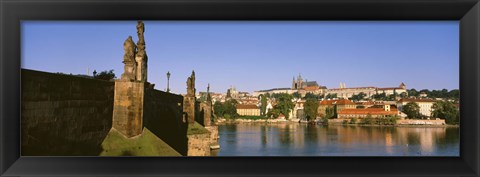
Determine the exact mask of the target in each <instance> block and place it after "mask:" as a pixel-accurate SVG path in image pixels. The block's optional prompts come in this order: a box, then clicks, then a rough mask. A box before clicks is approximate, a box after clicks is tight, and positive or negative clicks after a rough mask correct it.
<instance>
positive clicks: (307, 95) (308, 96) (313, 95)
mask: <svg viewBox="0 0 480 177" xmlns="http://www.w3.org/2000/svg"><path fill="white" fill-rule="evenodd" d="M303 98H305V99H310V98H313V99H318V95H315V94H313V93H307V94H305V96H304V97H303Z"/></svg>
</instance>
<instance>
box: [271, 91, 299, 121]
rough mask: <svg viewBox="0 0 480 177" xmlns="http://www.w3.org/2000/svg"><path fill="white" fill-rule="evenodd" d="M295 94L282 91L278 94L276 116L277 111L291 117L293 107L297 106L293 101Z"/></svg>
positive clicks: (275, 108) (274, 108) (275, 107)
mask: <svg viewBox="0 0 480 177" xmlns="http://www.w3.org/2000/svg"><path fill="white" fill-rule="evenodd" d="M292 99H293V96H292V95H290V94H287V93H280V94H278V100H277V104H276V105H275V106H274V107H273V110H272V111H273V113H274V117H277V116H278V115H275V113H277V114H279V113H282V114H283V115H285V118H287V119H288V118H289V114H290V111H292V109H293V107H294V106H295V105H294V104H293V102H292Z"/></svg>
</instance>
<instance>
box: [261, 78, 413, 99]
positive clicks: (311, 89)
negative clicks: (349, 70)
mask: <svg viewBox="0 0 480 177" xmlns="http://www.w3.org/2000/svg"><path fill="white" fill-rule="evenodd" d="M295 92H298V93H300V95H302V97H303V96H305V95H306V94H307V93H313V94H316V95H328V94H330V95H333V94H335V95H337V98H343V99H348V98H350V97H352V96H353V95H356V94H359V93H364V94H366V96H367V97H372V96H373V95H374V94H382V93H385V95H386V96H389V95H392V94H395V93H396V94H398V95H400V94H402V93H405V94H407V86H406V85H405V84H404V83H403V82H402V83H400V85H399V86H398V87H374V86H368V87H346V84H345V83H340V87H339V88H332V89H328V88H327V87H325V86H321V85H319V84H318V83H317V81H308V80H306V81H305V82H304V81H303V79H302V76H301V75H300V74H299V75H298V77H297V79H295V77H293V80H292V87H291V88H273V89H268V90H259V91H255V92H253V96H259V95H261V94H267V93H269V94H273V93H288V94H293V93H295Z"/></svg>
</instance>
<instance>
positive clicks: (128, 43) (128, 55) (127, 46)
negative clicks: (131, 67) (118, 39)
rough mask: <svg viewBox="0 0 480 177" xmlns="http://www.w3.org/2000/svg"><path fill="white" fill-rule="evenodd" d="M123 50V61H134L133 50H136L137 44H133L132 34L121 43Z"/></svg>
mask: <svg viewBox="0 0 480 177" xmlns="http://www.w3.org/2000/svg"><path fill="white" fill-rule="evenodd" d="M123 50H124V52H125V54H124V55H123V61H135V51H136V50H137V46H135V43H134V42H133V39H132V36H128V38H127V39H126V40H125V42H124V43H123Z"/></svg>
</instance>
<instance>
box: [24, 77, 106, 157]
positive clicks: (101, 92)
mask: <svg viewBox="0 0 480 177" xmlns="http://www.w3.org/2000/svg"><path fill="white" fill-rule="evenodd" d="M21 90H22V95H21V155H25V156H29V155H48V156H51V155H98V153H100V152H101V150H102V149H101V147H100V144H101V143H102V141H103V139H104V138H105V137H106V136H107V134H108V132H109V130H110V128H111V127H112V112H113V111H112V110H113V97H114V95H113V94H114V92H113V90H114V83H113V82H109V81H103V80H96V79H89V78H82V77H76V76H70V75H62V74H53V73H46V72H40V71H33V70H27V69H22V71H21Z"/></svg>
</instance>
